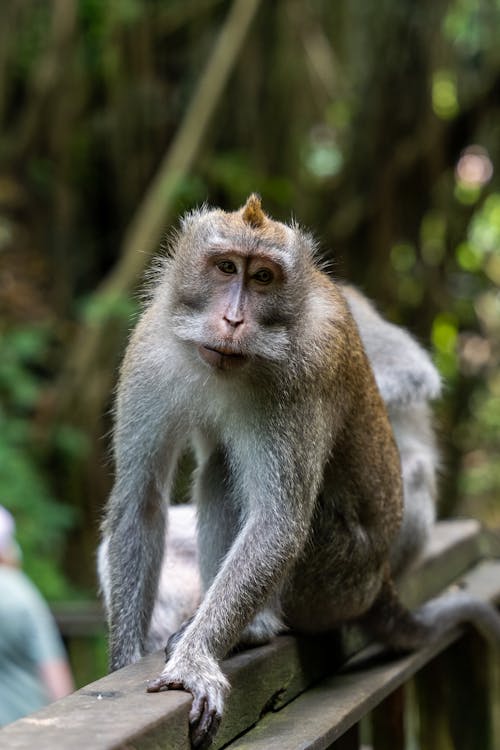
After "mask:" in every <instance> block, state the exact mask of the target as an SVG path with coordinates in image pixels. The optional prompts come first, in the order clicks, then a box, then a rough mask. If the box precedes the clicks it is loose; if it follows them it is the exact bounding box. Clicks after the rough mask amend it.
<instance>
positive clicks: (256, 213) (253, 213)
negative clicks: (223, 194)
mask: <svg viewBox="0 0 500 750" xmlns="http://www.w3.org/2000/svg"><path fill="white" fill-rule="evenodd" d="M265 220H266V214H265V213H264V211H263V210H262V199H261V197H260V195H258V194H257V193H252V195H250V196H249V197H248V199H247V202H246V203H245V205H244V206H243V221H244V222H245V224H250V226H251V227H253V228H254V229H259V228H260V227H262V225H263V224H264V222H265Z"/></svg>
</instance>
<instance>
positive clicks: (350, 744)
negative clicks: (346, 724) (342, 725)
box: [326, 724, 360, 750]
mask: <svg viewBox="0 0 500 750" xmlns="http://www.w3.org/2000/svg"><path fill="white" fill-rule="evenodd" d="M359 747H360V744H359V724H354V726H352V727H351V728H350V729H348V730H347V732H344V734H343V735H342V737H339V739H338V740H336V741H335V742H334V743H333V744H332V745H330V746H329V747H328V748H326V750H359Z"/></svg>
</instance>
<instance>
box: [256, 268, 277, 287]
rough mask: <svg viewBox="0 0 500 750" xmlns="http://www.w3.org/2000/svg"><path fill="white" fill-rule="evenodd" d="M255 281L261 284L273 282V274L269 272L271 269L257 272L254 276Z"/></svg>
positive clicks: (262, 269)
mask: <svg viewBox="0 0 500 750" xmlns="http://www.w3.org/2000/svg"><path fill="white" fill-rule="evenodd" d="M252 278H253V279H255V281H257V282H258V283H259V284H270V283H271V281H272V280H273V278H274V276H273V272H272V271H270V270H269V268H261V269H260V271H257V272H256V273H254V275H253V276H252Z"/></svg>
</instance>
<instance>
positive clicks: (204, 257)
mask: <svg viewBox="0 0 500 750" xmlns="http://www.w3.org/2000/svg"><path fill="white" fill-rule="evenodd" d="M315 269H316V262H315V247H314V242H313V241H312V239H311V238H310V237H309V236H308V235H306V234H304V233H303V232H301V231H300V230H299V229H298V228H297V227H296V226H288V225H286V224H282V223H280V222H277V221H274V220H272V219H271V218H270V217H269V216H267V215H266V214H265V213H264V211H263V210H262V206H261V200H260V198H259V196H257V195H256V194H252V195H251V196H250V197H249V198H248V200H247V201H246V203H245V205H244V206H243V207H242V208H240V209H239V210H238V211H235V212H233V213H227V212H225V211H222V210H220V209H216V210H209V209H207V208H202V209H200V210H197V211H193V212H192V213H189V214H188V215H187V216H185V217H184V218H183V220H182V222H181V229H180V232H179V234H178V235H177V237H176V241H175V243H174V246H173V252H172V256H171V259H170V261H169V262H168V267H167V269H166V276H167V277H169V278H170V281H169V285H170V289H171V295H170V315H171V317H172V320H173V329H174V333H175V334H176V336H177V337H178V338H179V339H181V340H182V341H184V342H185V343H186V344H187V345H189V346H190V347H191V348H192V349H193V350H195V351H196V352H197V355H199V357H200V358H201V360H202V361H203V362H204V363H205V365H206V366H208V367H210V368H215V369H217V370H223V371H234V370H241V369H242V368H248V367H251V366H252V365H254V366H255V365H256V363H257V364H258V363H260V364H262V362H263V361H267V362H269V363H272V362H276V361H278V362H279V361H281V360H283V359H286V358H288V357H289V356H290V346H291V342H292V341H293V330H294V328H295V327H296V326H297V325H299V324H300V320H301V314H302V312H303V307H304V305H305V304H306V298H307V294H308V290H309V289H310V284H308V279H309V277H310V276H311V274H312V273H315V272H316V270H315Z"/></svg>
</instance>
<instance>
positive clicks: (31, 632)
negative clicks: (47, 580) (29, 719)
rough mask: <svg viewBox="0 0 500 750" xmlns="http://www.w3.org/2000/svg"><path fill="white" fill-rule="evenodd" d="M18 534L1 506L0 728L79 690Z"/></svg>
mask: <svg viewBox="0 0 500 750" xmlns="http://www.w3.org/2000/svg"><path fill="white" fill-rule="evenodd" d="M14 534H15V523H14V519H13V517H12V516H11V514H10V513H9V512H8V511H7V510H6V509H5V508H4V507H2V506H1V505H0V727H1V726H4V725H5V724H8V723H9V722H11V721H15V720H16V719H19V718H21V717H22V716H26V715H27V714H29V713H32V712H33V711H36V710H38V709H39V708H41V707H42V706H44V705H46V704H47V703H50V702H51V701H54V700H57V699H58V698H62V697H63V696H65V695H68V693H70V692H72V690H73V689H74V687H73V679H72V676H71V672H70V669H69V666H68V662H67V659H66V655H65V651H64V646H63V644H62V641H61V637H60V635H59V632H58V630H57V627H56V624H55V622H54V619H53V617H52V614H51V613H50V610H49V608H48V606H47V604H46V603H45V601H44V600H43V599H42V597H41V595H40V593H39V592H38V590H37V589H36V588H35V586H34V585H33V583H31V581H30V580H29V579H28V577H27V576H26V575H25V574H24V573H23V572H22V571H21V570H20V562H21V552H20V549H19V547H18V545H17V543H16V541H15V537H14Z"/></svg>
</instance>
